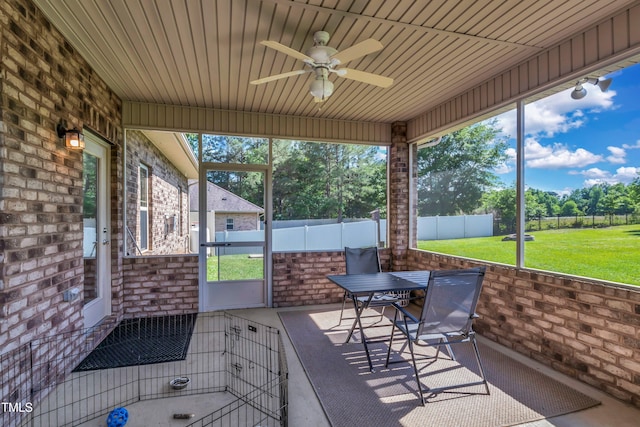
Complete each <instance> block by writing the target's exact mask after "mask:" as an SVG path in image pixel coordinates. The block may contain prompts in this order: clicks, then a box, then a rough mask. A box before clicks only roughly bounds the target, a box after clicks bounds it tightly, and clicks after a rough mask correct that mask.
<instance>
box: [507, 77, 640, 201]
mask: <svg viewBox="0 0 640 427" xmlns="http://www.w3.org/2000/svg"><path fill="white" fill-rule="evenodd" d="M605 77H611V78H612V79H613V81H612V83H611V86H610V87H609V90H607V91H606V92H602V91H601V90H600V89H599V88H598V87H596V86H594V85H592V84H589V83H587V84H585V85H584V87H585V89H587V96H585V97H584V98H583V99H580V100H574V99H572V98H571V91H572V90H573V88H571V89H567V90H565V91H562V92H559V93H557V94H555V95H552V96H549V97H547V98H545V99H542V100H540V101H537V102H535V103H531V104H527V105H526V107H525V134H526V135H525V184H526V186H527V187H531V188H536V189H540V190H546V191H555V192H557V193H558V194H568V193H569V192H571V191H572V190H574V189H576V188H581V187H590V186H591V185H593V184H596V183H600V182H608V183H612V184H613V183H618V182H622V183H625V184H628V183H630V182H631V181H632V180H633V179H634V178H636V177H638V172H640V65H635V66H633V67H628V68H625V69H623V70H620V71H616V72H614V73H612V74H609V75H607V76H605ZM496 119H497V120H498V126H500V127H502V131H503V133H504V134H505V135H514V136H515V134H516V123H515V119H516V116H515V112H514V111H512V112H508V113H504V114H501V115H499V116H497V117H496ZM509 144H510V146H511V148H509V150H508V154H509V156H510V159H509V161H507V162H506V163H505V164H504V165H503V166H502V167H501V168H500V169H499V170H497V173H498V176H499V177H500V178H501V179H502V180H503V182H504V183H505V184H506V185H510V184H513V183H514V182H515V139H513V138H511V139H510V140H509Z"/></svg>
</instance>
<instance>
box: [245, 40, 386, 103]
mask: <svg viewBox="0 0 640 427" xmlns="http://www.w3.org/2000/svg"><path fill="white" fill-rule="evenodd" d="M329 38H330V36H329V33H327V32H326V31H316V32H315V34H314V35H313V47H311V48H310V49H309V50H307V53H306V54H304V53H302V52H298V51H297V50H294V49H292V48H290V47H288V46H285V45H283V44H280V43H278V42H275V41H271V40H263V41H262V42H261V44H263V45H264V46H267V47H270V48H271V49H275V50H277V51H279V52H282V53H285V54H287V55H289V56H292V57H294V58H296V59H300V60H302V61H303V62H304V63H305V64H306V65H307V66H308V67H305V69H302V70H294V71H289V72H287V73H282V74H276V75H274V76H269V77H263V78H261V79H258V80H253V81H252V82H251V84H254V85H259V84H262V83H267V82H271V81H274V80H279V79H283V78H286V77H291V76H297V75H300V74H305V73H311V72H313V73H314V74H315V78H314V80H313V81H312V82H311V84H310V85H309V92H311V95H313V97H314V99H315V101H316V102H323V101H325V100H326V99H327V98H329V97H330V96H331V94H332V93H333V83H332V82H331V81H330V80H329V74H330V73H334V74H337V75H338V76H340V77H344V78H347V79H351V80H356V81H359V82H362V83H368V84H372V85H376V86H380V87H383V88H387V87H389V86H391V85H392V84H393V79H391V78H389V77H384V76H380V75H377V74H372V73H367V72H365V71H358V70H354V69H351V68H336V67H338V66H339V65H341V64H345V63H347V62H349V61H352V60H354V59H357V58H360V57H362V56H365V55H368V54H370V53H373V52H377V51H379V50H380V49H382V48H383V46H382V43H380V42H379V41H377V40H374V39H367V40H364V41H362V42H360V43H358V44H355V45H353V46H351V47H349V48H347V49H345V50H343V51H341V52H338V51H337V50H336V49H334V48H332V47H331V46H327V43H328V42H329Z"/></svg>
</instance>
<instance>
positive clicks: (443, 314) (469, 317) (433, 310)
mask: <svg viewBox="0 0 640 427" xmlns="http://www.w3.org/2000/svg"><path fill="white" fill-rule="evenodd" d="M484 273H485V268H484V267H478V268H471V269H465V270H441V271H433V272H431V274H430V275H429V284H428V286H427V291H426V295H425V300H424V305H423V306H422V310H421V313H420V318H419V319H417V318H416V317H415V316H413V315H412V314H411V313H409V312H408V311H407V310H406V309H405V308H403V307H400V306H399V305H398V304H394V307H395V308H396V313H395V316H394V319H393V326H392V331H391V340H390V342H389V349H388V350H387V360H386V363H385V367H388V366H389V364H390V363H401V362H408V360H406V359H403V360H398V361H394V362H389V358H390V355H391V345H392V344H393V336H394V333H395V330H396V329H398V330H399V331H400V332H402V334H403V338H405V339H406V340H407V344H408V346H407V345H403V347H402V350H401V353H402V352H403V351H404V349H406V347H409V351H410V352H411V362H412V363H413V369H414V373H415V376H416V381H417V383H418V390H419V391H420V401H421V402H422V405H424V404H425V398H424V394H425V392H426V391H428V392H429V393H430V394H432V395H433V394H436V393H439V392H441V391H443V390H448V389H452V388H459V387H463V386H470V385H479V384H484V386H485V388H486V391H487V394H489V385H488V384H487V380H486V377H485V374H484V369H483V367H482V361H481V360H480V353H479V352H478V344H477V342H476V335H475V331H474V330H473V326H472V323H473V319H475V318H477V317H478V315H477V314H476V313H475V309H476V305H477V303H478V298H479V296H480V290H481V289H482V281H483V279H484ZM399 315H401V317H402V318H401V319H399V318H398V316H399ZM461 343H471V345H472V346H473V350H474V352H475V358H476V362H477V364H478V369H479V373H480V377H481V378H482V380H481V381H477V382H472V383H466V384H458V385H452V386H446V387H441V388H438V389H435V388H432V389H427V390H425V389H423V387H422V384H421V382H420V376H419V371H418V364H417V361H418V360H425V359H432V360H433V359H437V358H438V356H439V354H440V346H443V345H444V346H449V345H455V344H461ZM414 345H418V346H435V347H436V354H435V356H433V357H422V358H420V359H416V355H415V353H414ZM449 356H450V357H451V359H452V360H455V359H454V358H453V355H452V353H450V354H449Z"/></svg>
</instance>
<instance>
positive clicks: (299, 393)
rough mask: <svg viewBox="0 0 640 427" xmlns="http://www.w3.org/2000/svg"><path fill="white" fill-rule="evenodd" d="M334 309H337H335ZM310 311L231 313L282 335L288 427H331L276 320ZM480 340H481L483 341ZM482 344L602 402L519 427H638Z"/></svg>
mask: <svg viewBox="0 0 640 427" xmlns="http://www.w3.org/2000/svg"><path fill="white" fill-rule="evenodd" d="M322 307H323V308H329V307H330V306H326V305H325V306H322ZM336 307H337V308H339V306H337V305H336ZM313 308H317V307H300V308H280V309H269V308H264V309H246V310H233V311H230V313H231V314H234V315H237V316H240V317H244V318H245V319H249V320H253V321H255V322H258V323H262V324H264V325H268V326H272V327H275V328H278V329H279V330H280V331H281V332H282V336H283V342H284V345H285V349H286V353H287V363H288V367H289V426H291V427H302V426H304V427H330V424H329V421H328V420H327V417H326V415H325V413H324V411H323V409H322V406H321V405H320V402H319V401H318V398H317V396H316V394H315V392H314V390H313V387H312V386H311V383H310V382H309V379H308V378H307V375H306V373H305V372H304V369H303V368H302V365H301V364H300V361H299V360H298V357H297V355H296V352H295V350H294V348H293V346H292V344H291V341H290V340H289V337H288V336H287V334H286V331H285V329H284V327H283V326H282V323H281V322H280V317H279V316H278V311H286V310H310V309H313ZM479 339H482V337H480V338H479ZM482 341H483V342H484V343H487V344H491V345H492V346H493V347H494V348H496V349H497V350H499V351H503V352H505V353H506V354H508V355H510V356H511V357H513V358H515V359H517V360H519V361H520V362H522V363H524V364H526V365H528V366H530V367H532V368H534V369H536V370H539V371H541V372H542V373H545V374H547V375H549V376H551V377H553V378H555V379H556V380H559V381H561V382H563V383H565V384H567V385H569V386H571V387H573V388H575V389H576V390H579V391H581V392H582V393H584V394H586V395H588V396H592V397H594V398H595V399H598V400H600V401H601V402H602V404H601V405H598V406H596V407H593V408H590V409H586V410H583V411H579V412H574V413H572V414H567V415H563V416H560V417H555V418H550V419H547V420H542V421H537V422H535V423H527V424H522V425H521V427H525V426H526V427H551V426H556V427H609V426H610V427H638V426H639V425H640V409H638V408H635V407H633V406H631V405H628V404H625V403H623V402H620V401H619V400H616V399H614V398H612V397H610V396H609V395H607V394H604V393H602V392H600V391H599V390H596V389H594V388H593V387H590V386H588V385H586V384H583V383H581V382H579V381H576V380H574V379H572V378H569V377H567V376H565V375H562V374H560V373H558V372H555V371H553V370H552V369H550V368H548V367H546V366H544V365H541V364H540V363H537V362H535V361H533V360H531V359H528V358H526V357H524V356H522V355H519V354H517V353H515V352H513V351H511V350H509V349H506V348H504V347H502V346H499V345H497V344H493V343H491V342H490V341H487V340H482Z"/></svg>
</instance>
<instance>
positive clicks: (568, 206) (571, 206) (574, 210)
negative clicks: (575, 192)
mask: <svg viewBox="0 0 640 427" xmlns="http://www.w3.org/2000/svg"><path fill="white" fill-rule="evenodd" d="M579 214H580V209H578V204H577V203H576V202H575V201H574V200H567V201H566V202H564V204H563V205H562V209H561V210H560V215H562V216H576V215H579Z"/></svg>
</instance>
